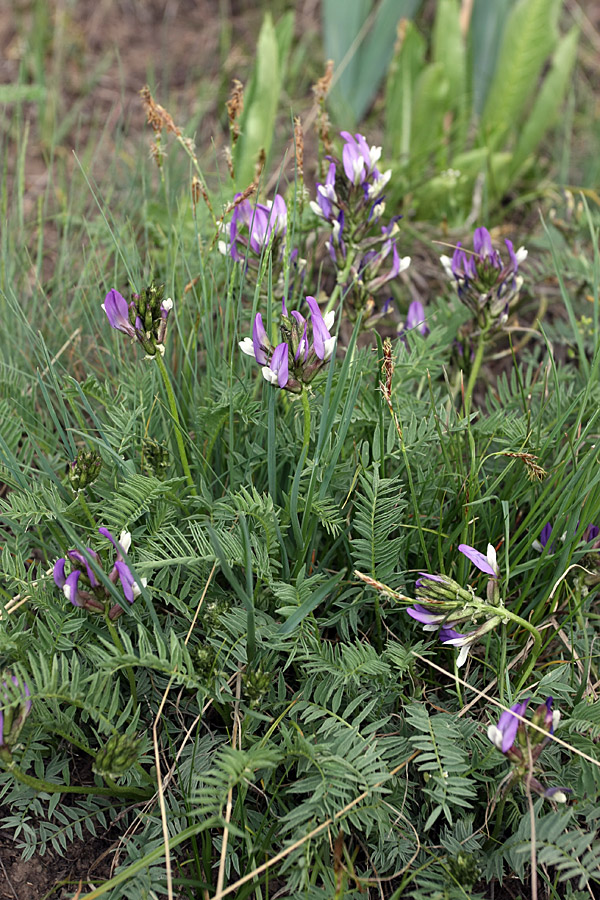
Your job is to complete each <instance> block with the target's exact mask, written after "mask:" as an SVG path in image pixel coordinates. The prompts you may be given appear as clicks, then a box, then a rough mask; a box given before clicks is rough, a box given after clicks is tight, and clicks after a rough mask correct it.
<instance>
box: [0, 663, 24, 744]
mask: <svg viewBox="0 0 600 900" xmlns="http://www.w3.org/2000/svg"><path fill="white" fill-rule="evenodd" d="M29 697H30V693H29V688H28V687H27V685H26V684H25V682H24V681H23V682H21V681H19V679H18V678H17V676H16V675H12V674H11V673H10V672H8V671H4V672H3V673H2V675H1V676H0V757H1V758H2V759H4V760H5V761H6V762H8V761H10V758H11V749H12V748H13V747H14V746H15V744H16V743H17V740H18V737H19V734H20V733H21V729H22V727H23V724H24V722H25V719H26V718H27V716H28V715H29V712H30V710H31V700H30V699H29Z"/></svg>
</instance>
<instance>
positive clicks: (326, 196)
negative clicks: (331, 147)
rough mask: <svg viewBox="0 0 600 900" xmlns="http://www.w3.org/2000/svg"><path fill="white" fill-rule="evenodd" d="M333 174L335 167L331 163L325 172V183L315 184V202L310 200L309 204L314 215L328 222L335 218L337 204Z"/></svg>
mask: <svg viewBox="0 0 600 900" xmlns="http://www.w3.org/2000/svg"><path fill="white" fill-rule="evenodd" d="M335 174H336V165H335V163H334V162H331V163H330V164H329V169H328V171H327V177H326V179H325V183H324V184H319V183H317V202H316V203H315V201H314V200H311V202H310V208H311V209H312V211H313V212H314V213H315V215H317V216H319V217H320V218H321V219H325V220H326V221H328V222H329V221H332V220H333V218H334V216H335V207H336V206H337V202H338V198H337V194H336V192H335Z"/></svg>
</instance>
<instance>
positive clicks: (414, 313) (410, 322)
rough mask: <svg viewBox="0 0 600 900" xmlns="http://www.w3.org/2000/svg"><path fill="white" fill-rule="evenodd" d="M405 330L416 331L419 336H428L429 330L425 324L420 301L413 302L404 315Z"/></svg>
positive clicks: (423, 311)
mask: <svg viewBox="0 0 600 900" xmlns="http://www.w3.org/2000/svg"><path fill="white" fill-rule="evenodd" d="M406 328H407V330H408V331H413V330H414V329H416V330H417V331H418V332H419V334H422V335H426V334H429V328H428V327H427V323H426V322H425V310H424V308H423V304H422V303H421V301H420V300H413V301H412V303H411V304H410V305H409V307H408V313H407V315H406Z"/></svg>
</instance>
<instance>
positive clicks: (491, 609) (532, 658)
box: [482, 605, 542, 694]
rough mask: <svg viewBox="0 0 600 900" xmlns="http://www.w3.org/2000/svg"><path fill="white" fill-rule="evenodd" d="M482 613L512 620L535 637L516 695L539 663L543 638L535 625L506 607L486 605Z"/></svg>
mask: <svg viewBox="0 0 600 900" xmlns="http://www.w3.org/2000/svg"><path fill="white" fill-rule="evenodd" d="M482 611H483V612H486V613H488V615H490V616H501V617H502V618H504V619H510V621H511V622H514V623H515V624H516V625H520V626H521V628H525V629H526V630H527V631H528V632H529V633H530V634H531V636H532V637H533V647H532V649H531V653H530V654H529V656H528V662H527V664H526V665H525V667H524V669H523V674H522V675H521V678H520V680H519V683H518V685H517V687H516V690H515V694H518V693H519V691H520V690H521V688H522V687H523V685H524V684H525V682H526V681H527V679H528V678H529V676H530V674H531V672H532V670H533V667H534V666H535V664H536V662H537V658H538V656H539V655H540V651H541V649H542V636H541V634H540V633H539V631H538V630H537V628H536V627H535V626H534V625H531V624H530V623H529V622H528V621H527V620H526V619H522V618H521V616H518V615H517V614H516V613H514V612H511V611H510V610H509V609H506V607H504V606H503V607H498V606H487V605H486V606H484V607H483V610H482ZM500 674H502V673H500ZM498 680H500V679H498Z"/></svg>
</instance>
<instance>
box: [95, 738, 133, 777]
mask: <svg viewBox="0 0 600 900" xmlns="http://www.w3.org/2000/svg"><path fill="white" fill-rule="evenodd" d="M140 743H141V739H140V738H134V737H131V736H130V735H127V734H113V735H112V737H110V738H109V739H108V741H107V742H106V744H105V745H104V747H102V749H101V750H98V753H97V754H96V759H95V761H94V766H93V768H94V772H95V773H96V774H97V775H102V776H103V777H106V778H119V777H120V776H121V775H124V774H125V772H127V771H128V770H129V769H130V768H131V767H132V766H133V765H134V763H136V762H137V758H138V751H139V746H140Z"/></svg>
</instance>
